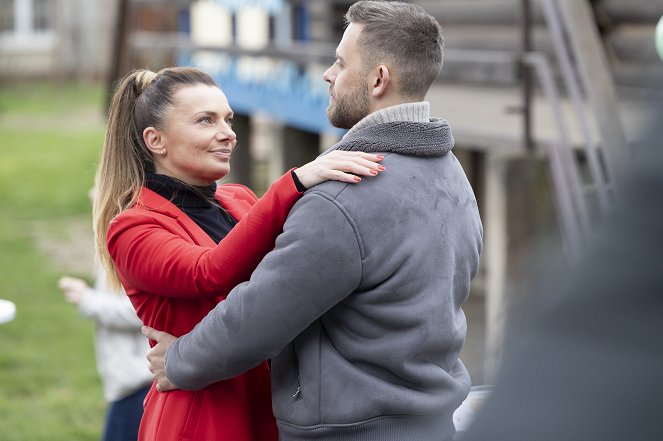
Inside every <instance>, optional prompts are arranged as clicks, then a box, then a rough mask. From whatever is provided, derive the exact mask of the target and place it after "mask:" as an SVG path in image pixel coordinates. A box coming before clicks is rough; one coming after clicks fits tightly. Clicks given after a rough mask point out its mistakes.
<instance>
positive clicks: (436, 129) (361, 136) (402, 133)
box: [325, 118, 454, 157]
mask: <svg viewBox="0 0 663 441" xmlns="http://www.w3.org/2000/svg"><path fill="white" fill-rule="evenodd" d="M453 146H454V138H453V135H452V134H451V128H450V127H449V123H447V121H445V120H443V119H438V118H431V119H430V120H429V121H428V122H410V121H399V122H389V123H381V124H374V125H371V126H368V127H366V128H363V129H359V130H356V131H353V132H352V133H349V132H348V133H347V134H346V136H345V137H343V139H342V140H341V141H340V142H338V143H337V144H336V145H334V146H332V147H331V148H330V149H329V150H327V152H325V153H328V152H330V151H332V150H350V151H362V152H367V153H399V154H401V155H410V156H420V157H435V156H444V155H446V154H447V153H448V152H449V151H450V150H451V149H452V148H453Z"/></svg>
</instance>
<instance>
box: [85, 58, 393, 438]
mask: <svg viewBox="0 0 663 441" xmlns="http://www.w3.org/2000/svg"><path fill="white" fill-rule="evenodd" d="M232 116H233V112H232V110H231V108H230V106H229V105H228V101H227V99H226V97H225V95H224V94H223V92H222V91H221V90H220V89H219V88H218V86H217V85H216V84H215V82H214V81H213V79H212V78H211V77H210V76H209V75H207V74H205V73H204V72H202V71H200V70H198V69H194V68H169V69H164V70H162V71H160V72H158V73H157V74H154V73H152V72H149V71H144V70H143V71H138V72H134V73H132V74H130V75H128V76H127V77H126V78H125V79H124V80H123V81H122V82H121V84H120V85H119V87H118V88H117V90H116V92H115V95H114V97H113V102H112V104H111V109H110V115H109V123H108V128H107V133H106V140H105V143H104V148H103V152H102V157H101V162H100V165H99V170H98V172H97V178H96V185H97V188H98V189H99V193H98V197H97V199H96V201H95V209H94V222H95V230H96V236H97V237H96V239H97V246H98V248H99V253H100V256H101V258H102V261H103V262H104V264H105V266H106V267H107V268H108V272H109V276H110V279H111V283H114V284H116V285H119V283H120V282H121V284H122V285H123V286H124V288H125V290H126V292H127V294H128V295H129V297H130V299H131V301H132V303H133V305H134V307H135V308H136V312H137V313H138V316H139V317H140V319H141V320H142V321H143V323H144V324H146V325H149V326H152V327H154V328H157V329H163V330H166V331H168V332H169V333H171V334H174V335H176V336H179V335H182V334H184V333H186V332H188V331H190V330H191V329H192V328H193V327H194V326H195V324H196V323H198V322H199V321H200V320H201V319H202V318H203V317H204V316H205V315H206V314H207V313H208V312H209V311H210V310H211V309H212V308H213V307H214V305H215V304H216V303H217V302H218V301H220V300H222V299H223V298H224V296H225V295H226V294H227V293H228V292H229V291H230V290H231V289H232V288H233V287H234V286H235V285H236V284H238V283H240V282H242V281H245V280H248V278H249V276H250V274H251V272H252V271H253V269H254V268H255V267H256V265H257V264H258V263H259V262H260V260H261V259H262V257H263V256H264V255H265V254H266V253H267V252H269V251H270V250H271V249H272V248H273V247H274V242H275V239H276V236H277V235H278V234H279V233H280V231H281V228H282V226H283V222H284V221H285V218H286V216H287V214H288V211H289V210H290V208H291V207H292V205H293V204H294V203H295V202H296V200H297V199H298V197H299V196H300V194H301V191H302V190H305V189H306V188H308V187H311V186H313V185H316V184H318V183H320V182H322V181H324V180H327V179H336V180H340V181H343V182H350V183H352V182H359V181H360V180H361V178H359V177H358V176H356V175H364V176H372V175H375V174H377V172H378V170H380V169H383V168H382V167H381V166H380V165H379V164H378V162H379V161H380V160H381V159H382V158H381V157H379V156H376V155H369V154H364V153H357V152H355V153H354V154H353V153H350V154H344V153H345V152H336V154H333V155H332V154H330V155H326V156H324V157H322V158H319V159H316V160H315V161H313V162H311V163H309V164H306V165H304V166H302V167H300V168H298V169H295V170H292V171H289V172H288V173H286V174H285V175H283V176H282V177H281V178H280V179H278V180H277V181H276V182H275V183H274V184H273V185H272V186H271V187H270V189H269V190H268V191H267V192H266V194H265V195H264V196H263V197H262V198H261V199H257V198H256V196H255V195H254V194H253V193H252V192H251V191H250V190H249V189H248V188H246V187H243V186H240V185H222V186H219V187H218V188H217V187H216V184H215V181H216V180H218V179H220V178H222V177H224V176H225V175H227V173H228V171H229V161H230V156H231V154H232V151H233V150H234V148H235V145H236V142H237V141H236V137H235V133H234V132H233V131H232V128H231V121H232ZM239 219H242V220H241V222H239V223H237V221H238V220H239ZM269 388H270V386H269V375H268V368H267V365H266V363H262V364H261V365H259V366H256V367H255V368H254V369H253V370H251V371H249V372H247V373H245V374H243V375H241V376H239V377H236V378H234V379H232V380H229V381H223V382H219V383H216V384H213V385H211V386H209V387H207V388H205V389H203V390H201V391H197V392H187V391H173V392H169V393H163V394H162V393H159V392H157V391H156V389H155V385H153V386H152V388H151V390H150V392H149V393H148V395H147V397H146V400H145V413H144V416H143V420H142V422H141V427H140V432H139V439H143V440H209V439H214V440H232V441H243V440H247V441H249V440H250V441H264V440H276V439H277V432H276V425H275V422H274V418H273V416H272V412H271V400H270V395H269Z"/></svg>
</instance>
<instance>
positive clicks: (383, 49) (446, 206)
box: [146, 1, 482, 441]
mask: <svg viewBox="0 0 663 441" xmlns="http://www.w3.org/2000/svg"><path fill="white" fill-rule="evenodd" d="M346 20H347V22H348V23H349V24H348V26H347V28H346V30H345V33H344V35H343V38H342V40H341V42H340V44H339V46H338V49H337V54H336V55H337V60H336V62H335V63H334V65H333V66H331V67H330V68H329V69H328V70H327V71H326V72H325V74H324V79H325V81H327V82H328V83H329V84H330V87H329V92H330V95H331V98H330V102H329V107H328V109H327V114H328V117H329V120H330V121H331V122H332V124H334V125H335V126H337V127H341V128H348V129H350V130H349V131H348V133H347V134H346V135H345V136H344V138H343V139H342V140H341V141H340V142H339V143H338V144H337V145H335V146H334V147H332V149H342V150H363V151H369V152H380V153H383V154H384V156H385V159H384V161H383V163H384V164H385V166H386V168H387V171H386V172H384V173H381V174H380V176H377V177H376V178H374V179H371V180H369V181H365V182H363V183H362V185H359V186H354V187H351V186H348V185H344V184H341V183H338V182H329V183H325V184H322V185H318V186H316V187H314V188H312V189H310V190H309V191H307V193H306V194H305V195H304V196H303V197H302V198H301V200H300V201H299V202H298V203H297V204H296V205H295V206H294V207H293V209H292V211H291V212H290V215H289V217H288V220H287V222H286V224H285V226H284V230H283V233H282V234H281V235H280V236H279V238H278V240H277V242H276V249H275V250H274V251H272V252H271V253H269V254H268V255H267V256H266V257H265V259H264V260H263V261H262V263H261V264H260V265H259V266H258V268H257V269H256V270H255V272H254V273H253V275H252V277H251V280H250V281H249V282H246V283H244V284H241V285H239V286H237V287H236V288H235V289H234V290H233V291H232V293H231V294H230V295H229V296H228V299H227V300H226V301H224V302H222V303H221V304H219V305H218V306H217V307H216V308H215V309H214V310H213V311H212V312H211V313H210V314H209V315H208V316H207V317H206V318H205V319H204V320H203V321H202V322H201V324H199V325H198V326H197V327H196V328H195V329H194V330H193V331H192V332H191V333H190V334H188V335H185V336H183V337H181V338H180V339H179V340H176V341H174V342H173V340H174V339H173V338H172V336H169V335H167V334H163V333H159V332H157V331H154V330H150V329H147V330H146V335H148V336H149V337H150V338H152V339H154V340H158V341H161V342H162V343H161V344H160V345H158V346H156V347H155V348H154V349H153V350H152V351H151V353H150V359H151V360H152V362H153V365H152V370H153V373H154V374H155V376H156V377H157V380H158V381H159V384H160V389H161V390H167V389H170V388H172V387H174V385H177V386H176V387H179V388H184V389H198V388H201V387H203V386H205V385H207V384H210V383H212V382H215V381H219V380H223V379H226V378H230V377H233V376H235V375H237V374H239V373H241V372H243V371H245V370H247V369H249V368H251V367H253V366H255V365H256V364H257V363H259V362H260V361H261V360H263V359H266V358H271V359H272V391H273V410H274V414H275V416H276V418H277V421H278V424H279V431H280V436H281V438H282V439H283V440H300V439H322V440H346V441H352V440H359V439H361V440H379V441H386V440H424V441H427V440H435V441H440V440H445V439H449V438H451V437H452V436H453V435H454V433H455V430H454V426H453V421H452V416H453V412H454V410H455V409H456V408H457V407H458V406H459V405H460V403H461V402H462V401H463V399H464V398H465V396H466V395H467V393H468V390H469V387H470V378H469V375H468V373H467V370H466V369H465V367H464V366H463V364H462V363H461V361H460V360H459V359H458V354H459V352H460V350H461V348H462V346H463V343H464V340H465V335H466V322H465V316H464V314H463V312H462V310H461V305H462V304H463V302H464V301H465V300H466V299H467V296H468V293H469V288H470V281H471V279H472V278H473V277H474V275H475V274H476V271H477V267H478V262H479V254H480V251H481V246H482V245H481V242H482V227H481V222H480V219H479V213H478V210H477V204H476V200H475V197H474V194H473V192H472V189H471V187H470V185H469V183H468V181H467V178H466V177H465V174H464V172H463V170H462V168H461V166H460V164H459V163H458V161H457V159H456V158H455V156H454V155H453V154H452V153H451V152H450V150H451V148H452V147H453V138H452V135H451V131H450V129H449V126H448V124H447V123H446V121H444V120H439V119H431V118H430V116H429V104H428V103H427V102H424V101H423V99H424V97H425V95H426V93H427V91H428V88H429V87H430V85H431V83H432V82H433V80H434V79H435V78H436V77H437V75H438V74H439V71H440V69H441V66H442V48H443V39H442V35H441V29H440V26H439V24H438V23H437V21H435V19H434V18H433V17H432V16H430V15H429V14H427V13H426V12H425V11H424V10H423V9H422V8H421V7H419V6H416V5H412V4H408V3H401V2H380V1H360V2H357V3H356V4H354V5H353V6H352V7H351V8H350V9H349V11H348V13H347V15H346ZM171 342H173V343H172V346H170V349H169V350H168V353H167V363H166V366H165V368H164V366H163V358H164V353H165V351H166V348H167V347H168V345H169V344H170V343H171ZM164 369H165V374H167V377H166V376H165V375H164ZM169 379H170V380H169ZM171 381H172V383H171ZM173 383H174V384H173Z"/></svg>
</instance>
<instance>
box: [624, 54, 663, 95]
mask: <svg viewBox="0 0 663 441" xmlns="http://www.w3.org/2000/svg"><path fill="white" fill-rule="evenodd" d="M613 76H614V79H615V83H616V84H618V85H620V86H627V87H636V88H644V89H652V90H656V91H658V93H659V94H662V95H661V97H663V63H660V62H659V63H646V64H645V63H625V64H621V65H618V66H615V67H614V68H613Z"/></svg>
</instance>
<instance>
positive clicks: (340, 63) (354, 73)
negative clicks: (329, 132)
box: [322, 23, 370, 129]
mask: <svg viewBox="0 0 663 441" xmlns="http://www.w3.org/2000/svg"><path fill="white" fill-rule="evenodd" d="M361 29H362V25H359V24H355V23H350V25H349V26H348V27H347V28H346V30H345V32H344V33H343V38H342V39H341V42H340V43H339V44H338V48H337V49H336V62H335V63H334V64H333V65H332V66H331V67H330V68H329V69H327V71H326V72H325V73H324V74H323V76H322V78H323V79H324V80H325V81H326V82H328V83H329V106H327V119H329V122H330V123H331V124H332V125H333V126H334V127H338V128H341V129H350V128H352V127H353V126H354V125H355V124H357V123H358V122H359V121H360V120H361V119H363V118H364V117H365V116H366V115H368V114H369V113H370V110H369V104H370V103H369V90H368V81H367V75H366V72H365V70H364V67H363V64H362V61H361V57H360V54H359V47H358V43H357V42H358V39H359V34H360V33H361Z"/></svg>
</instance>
